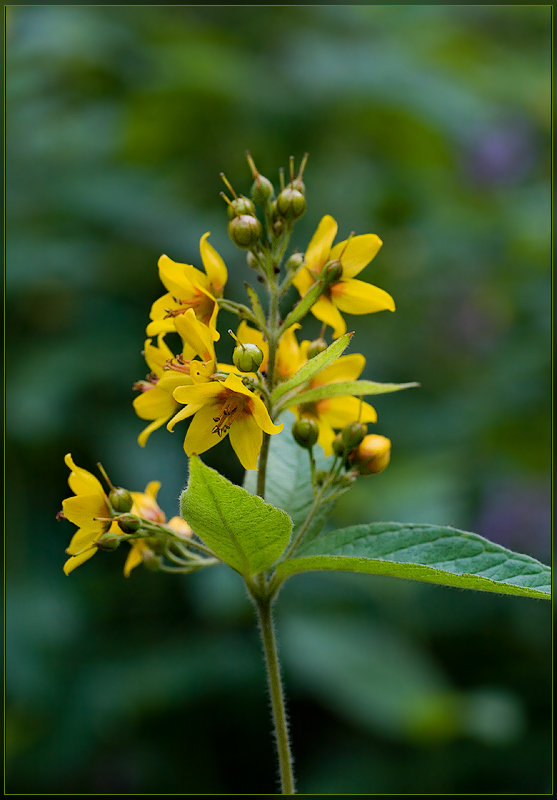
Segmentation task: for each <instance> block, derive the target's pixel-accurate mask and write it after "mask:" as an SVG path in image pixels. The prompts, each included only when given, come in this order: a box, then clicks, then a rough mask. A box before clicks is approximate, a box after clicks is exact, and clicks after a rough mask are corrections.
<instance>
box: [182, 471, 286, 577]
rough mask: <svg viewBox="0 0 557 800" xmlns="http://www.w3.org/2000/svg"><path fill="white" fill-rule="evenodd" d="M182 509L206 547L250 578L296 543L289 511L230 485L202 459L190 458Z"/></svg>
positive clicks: (183, 514)
mask: <svg viewBox="0 0 557 800" xmlns="http://www.w3.org/2000/svg"><path fill="white" fill-rule="evenodd" d="M180 508H181V511H182V516H183V518H184V519H185V520H186V522H187V523H188V524H189V525H191V527H192V528H193V530H194V531H195V532H196V534H197V535H198V536H199V537H200V538H201V539H202V540H203V541H204V542H205V544H206V545H208V546H209V547H210V548H211V549H212V550H213V551H214V552H215V553H216V555H217V556H218V557H219V558H220V559H221V560H222V561H224V562H225V563H226V564H228V565H229V566H231V567H233V568H234V569H235V570H237V571H238V572H240V573H241V574H242V575H244V576H245V577H249V576H250V575H255V574H257V573H258V572H261V571H262V570H264V569H266V568H267V567H269V566H270V565H271V564H272V563H273V562H274V561H276V560H277V558H278V557H279V556H280V555H281V553H282V552H283V551H284V548H285V547H286V545H287V544H288V540H289V539H290V530H291V527H292V522H291V520H290V518H289V517H288V515H287V514H285V513H284V511H281V510H280V509H278V508H274V506H272V505H269V504H268V503H265V502H264V501H263V500H262V499H261V498H260V497H256V496H254V495H253V494H250V493H249V492H247V491H246V490H245V489H242V487H241V486H235V485H234V484H233V483H230V481H228V480H227V479H226V478H224V477H223V476H222V475H220V474H219V473H218V472H217V471H216V470H214V469H211V468H210V467H207V466H206V465H205V464H204V463H203V462H202V461H201V460H200V459H199V457H198V456H192V457H191V458H190V477H189V481H188V486H187V489H186V490H185V491H184V492H183V493H182V496H181V498H180Z"/></svg>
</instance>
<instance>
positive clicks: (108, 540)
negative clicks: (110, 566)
mask: <svg viewBox="0 0 557 800" xmlns="http://www.w3.org/2000/svg"><path fill="white" fill-rule="evenodd" d="M120 541H121V540H120V537H119V536H118V535H117V534H115V533H110V532H108V533H103V535H102V536H101V538H100V539H97V543H96V544H97V547H98V548H99V549H100V550H116V548H117V547H119V546H120Z"/></svg>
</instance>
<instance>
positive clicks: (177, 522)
mask: <svg viewBox="0 0 557 800" xmlns="http://www.w3.org/2000/svg"><path fill="white" fill-rule="evenodd" d="M166 524H167V525H168V527H169V528H172V530H173V531H174V532H175V533H178V534H179V535H180V536H191V535H192V534H193V531H192V529H191V528H190V526H189V525H188V523H187V522H186V521H185V520H183V519H182V517H171V518H170V519H169V520H168V522H167V523H166Z"/></svg>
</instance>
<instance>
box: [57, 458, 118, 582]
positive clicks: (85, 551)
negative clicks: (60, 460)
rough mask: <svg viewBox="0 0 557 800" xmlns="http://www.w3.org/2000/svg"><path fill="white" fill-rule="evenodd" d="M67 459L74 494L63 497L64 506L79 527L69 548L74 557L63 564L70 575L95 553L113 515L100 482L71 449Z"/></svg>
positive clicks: (66, 512)
mask: <svg viewBox="0 0 557 800" xmlns="http://www.w3.org/2000/svg"><path fill="white" fill-rule="evenodd" d="M64 461H65V462H66V465H67V466H68V467H69V468H70V469H71V472H70V477H69V478H68V483H69V485H70V489H71V490H72V491H73V493H74V495H75V497H69V498H68V499H67V500H63V501H62V510H63V513H64V516H65V517H66V519H69V520H70V522H73V524H74V525H77V527H78V530H77V531H76V533H74V535H73V537H72V540H71V542H70V546H69V547H68V548H67V550H66V553H68V555H70V556H71V558H69V559H68V560H67V561H66V563H65V564H64V572H65V573H66V575H69V574H70V572H72V570H74V569H75V568H76V567H79V566H80V564H83V563H84V562H85V561H88V560H89V559H90V558H92V556H94V555H95V553H96V552H97V545H96V542H97V541H98V540H99V539H100V537H101V536H102V535H103V533H106V531H107V530H108V529H109V528H110V525H111V523H110V520H107V519H106V518H107V517H108V518H109V517H110V506H109V505H108V497H107V496H106V494H105V493H104V489H103V487H102V485H101V482H100V481H99V480H98V479H97V478H95V476H94V475H91V473H90V472H87V470H86V469H81V468H80V467H76V465H75V464H74V462H73V460H72V457H71V455H70V453H68V454H67V456H66V457H65V458H64ZM102 518H104V519H102Z"/></svg>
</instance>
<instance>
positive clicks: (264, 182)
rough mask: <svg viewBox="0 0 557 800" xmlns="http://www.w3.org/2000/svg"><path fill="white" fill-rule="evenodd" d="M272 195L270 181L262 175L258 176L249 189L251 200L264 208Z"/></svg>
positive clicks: (273, 191) (272, 188) (272, 189)
mask: <svg viewBox="0 0 557 800" xmlns="http://www.w3.org/2000/svg"><path fill="white" fill-rule="evenodd" d="M274 193H275V190H274V187H273V184H272V183H271V181H270V180H269V179H268V178H265V176H264V175H259V174H258V175H257V177H256V178H255V180H254V182H253V184H252V187H251V199H252V200H253V201H254V203H259V205H260V206H265V205H266V204H267V203H268V201H269V200H270V199H271V197H272V196H273V195H274Z"/></svg>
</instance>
